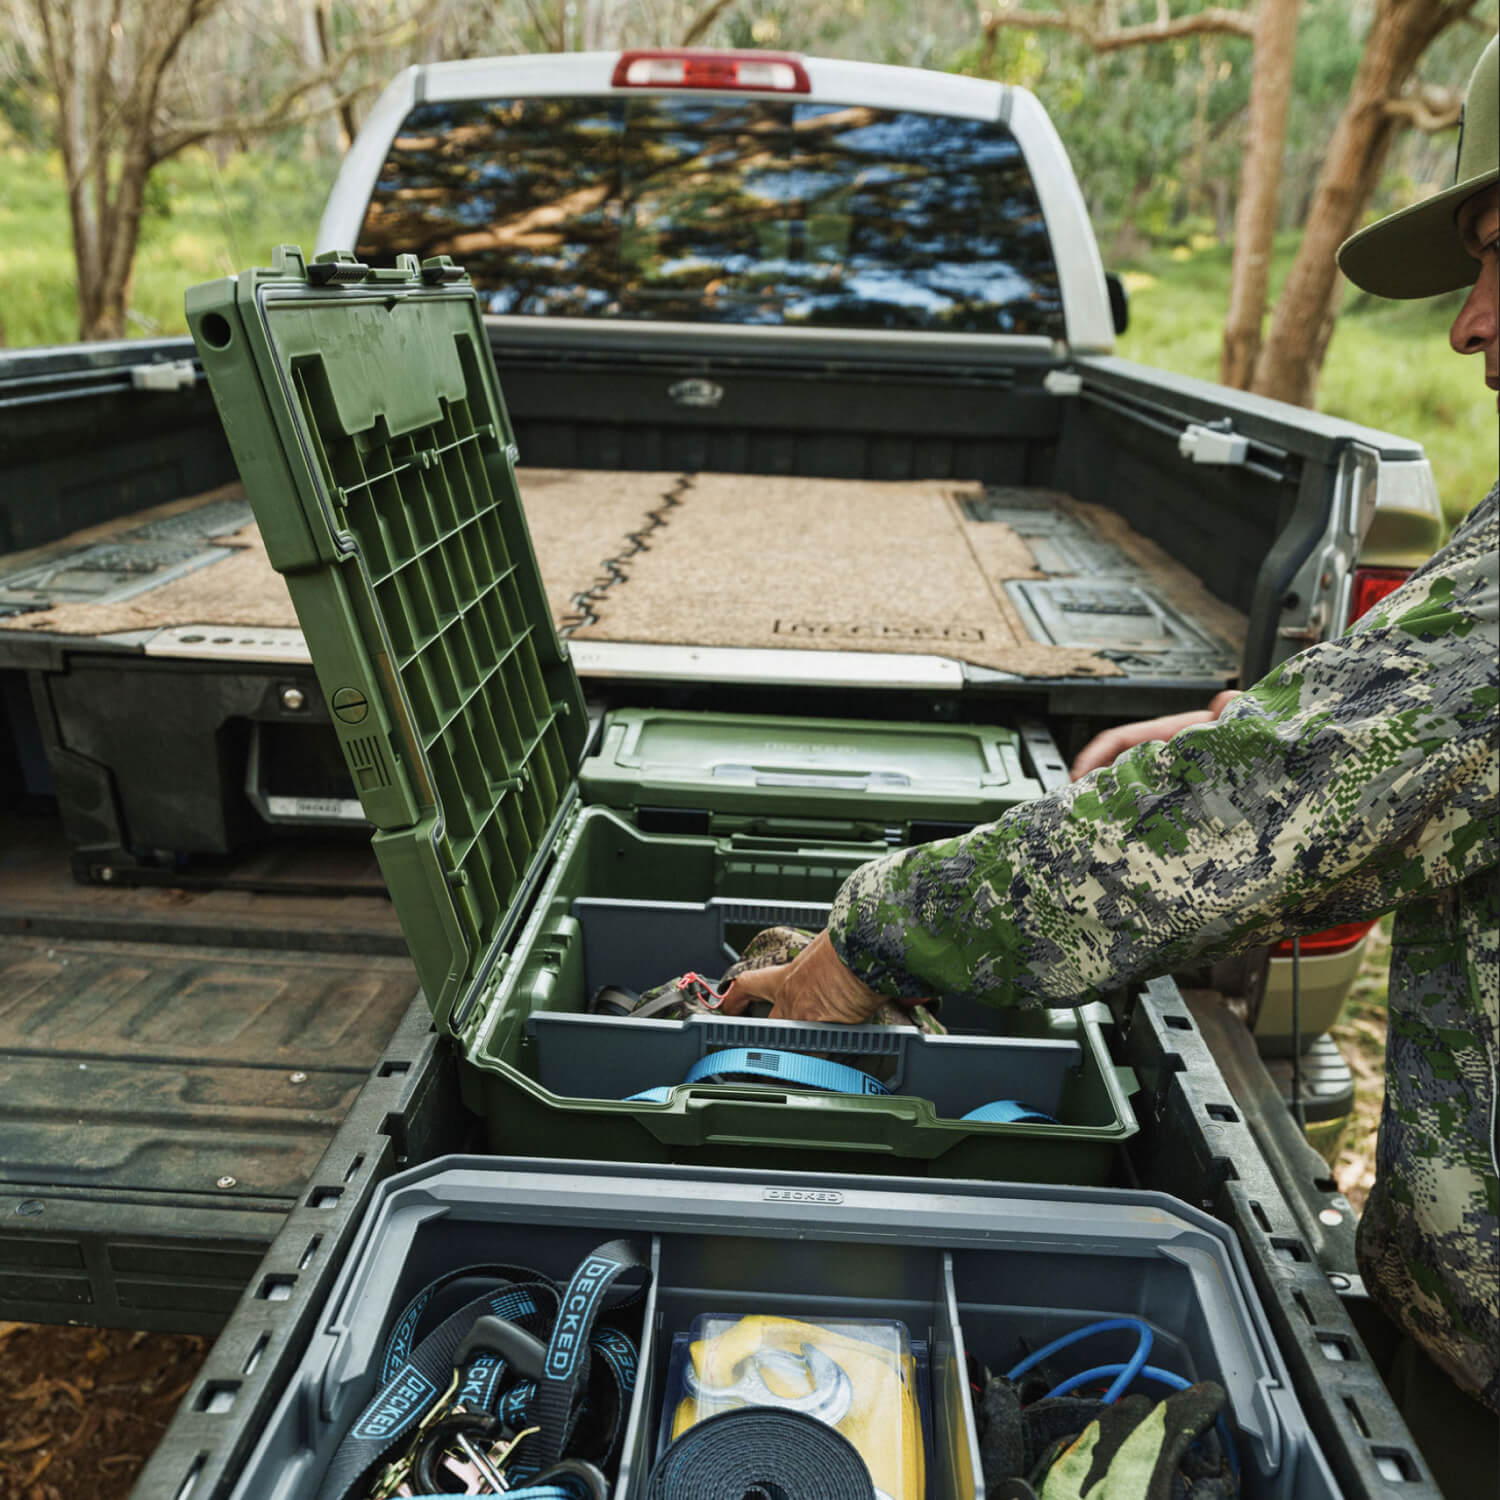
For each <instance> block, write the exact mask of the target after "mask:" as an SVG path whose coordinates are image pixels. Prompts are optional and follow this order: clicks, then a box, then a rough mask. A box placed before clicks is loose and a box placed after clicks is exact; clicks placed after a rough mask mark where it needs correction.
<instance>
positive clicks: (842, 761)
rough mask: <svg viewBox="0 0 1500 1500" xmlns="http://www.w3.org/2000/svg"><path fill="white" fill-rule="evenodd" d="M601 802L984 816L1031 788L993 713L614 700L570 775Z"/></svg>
mask: <svg viewBox="0 0 1500 1500" xmlns="http://www.w3.org/2000/svg"><path fill="white" fill-rule="evenodd" d="M578 780H579V785H580V786H581V787H582V789H583V794H584V799H585V800H586V801H588V802H602V803H604V804H605V805H606V806H609V807H618V808H622V809H630V810H633V809H636V808H639V807H647V806H653V807H670V808H701V809H707V810H709V811H712V812H715V813H729V814H741V815H746V816H755V815H757V814H761V815H764V814H766V813H768V812H771V811H774V813H775V814H776V815H777V816H778V817H783V818H805V819H821V820H824V821H827V820H831V819H841V818H842V819H854V820H858V821H861V822H877V823H882V824H885V825H904V824H908V823H910V822H911V821H912V820H914V819H925V820H930V821H933V822H939V823H942V822H951V823H965V824H969V823H987V822H991V821H993V820H994V819H995V818H998V817H999V816H1000V815H1001V813H1003V812H1005V810H1006V809H1007V808H1010V807H1014V806H1015V805H1016V803H1018V802H1029V801H1030V800H1031V799H1032V798H1033V797H1038V796H1040V795H1041V792H1042V788H1041V787H1040V785H1038V783H1037V782H1035V781H1034V780H1032V779H1031V778H1030V777H1029V776H1027V774H1026V772H1025V770H1024V768H1023V764H1022V760H1021V749H1020V737H1019V735H1017V733H1016V732H1015V730H1013V729H1005V728H1002V727H1000V726H999V725H995V724H903V723H899V722H893V721H887V720H878V719H869V720H864V719H803V718H793V717H791V716H787V717H784V718H783V717H779V716H776V715H756V714H718V713H692V712H687V711H683V710H659V709H645V708H631V709H617V710H615V712H614V713H612V714H611V715H610V716H609V719H608V720H607V721H606V725H605V732H604V738H603V741H602V742H601V744H600V746H599V749H598V752H597V753H596V754H594V755H591V756H590V757H589V758H588V759H587V760H585V761H584V763H583V766H582V768H581V769H580V771H579V775H578Z"/></svg>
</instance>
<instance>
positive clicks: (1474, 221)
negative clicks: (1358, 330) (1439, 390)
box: [1448, 186, 1500, 405]
mask: <svg viewBox="0 0 1500 1500" xmlns="http://www.w3.org/2000/svg"><path fill="white" fill-rule="evenodd" d="M1458 232H1459V233H1460V234H1461V235H1462V236H1463V241H1464V245H1465V247H1466V248H1467V249H1468V252H1469V254H1470V255H1472V256H1473V257H1474V259H1475V260H1476V261H1478V262H1479V274H1478V276H1476V277H1475V279H1474V290H1473V291H1471V292H1470V293H1469V296H1468V300H1467V301H1465V303H1464V305H1463V307H1462V308H1461V309H1460V311H1459V314H1458V316H1457V317H1456V318H1455V319H1454V320H1453V327H1452V328H1450V329H1449V330H1448V342H1449V343H1450V344H1452V345H1453V347H1454V349H1456V350H1457V351H1458V353H1460V354H1479V353H1481V352H1482V353H1483V355H1484V383H1485V384H1486V385H1487V386H1489V388H1490V389H1491V390H1492V391H1500V266H1497V264H1496V256H1497V251H1496V245H1497V244H1500V186H1496V187H1487V188H1481V189H1480V191H1479V192H1477V193H1475V194H1474V196H1473V197H1472V198H1467V199H1465V200H1464V203H1463V205H1462V207H1461V208H1460V209H1459V210H1458ZM1496 404H1497V405H1500V402H1497V403H1496Z"/></svg>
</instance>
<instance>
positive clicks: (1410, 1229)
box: [724, 42, 1500, 1493]
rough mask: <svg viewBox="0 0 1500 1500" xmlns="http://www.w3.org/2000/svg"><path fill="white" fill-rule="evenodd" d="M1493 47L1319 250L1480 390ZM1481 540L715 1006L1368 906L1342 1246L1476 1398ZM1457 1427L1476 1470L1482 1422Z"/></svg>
mask: <svg viewBox="0 0 1500 1500" xmlns="http://www.w3.org/2000/svg"><path fill="white" fill-rule="evenodd" d="M1496 66H1497V64H1496V45H1495V43H1493V42H1492V43H1491V44H1490V46H1489V47H1488V48H1487V49H1486V50H1485V53H1484V56H1483V58H1482V59H1481V61H1480V65H1479V68H1478V69H1477V70H1476V72H1475V75H1474V79H1473V81H1472V82H1471V85H1470V93H1469V101H1468V111H1469V120H1468V124H1467V127H1466V129H1465V130H1464V132H1463V142H1462V144H1461V146H1460V156H1459V171H1458V174H1457V182H1456V184H1455V186H1454V187H1453V188H1451V189H1449V190H1448V192H1447V193H1445V194H1441V195H1439V197H1438V199H1436V200H1429V202H1428V203H1425V204H1421V205H1418V206H1417V208H1416V209H1412V210H1407V211H1405V213H1403V214H1400V215H1395V216H1392V218H1391V219H1387V220H1384V221H1382V222H1381V223H1380V224H1378V225H1375V226H1372V228H1371V229H1368V230H1366V231H1364V232H1363V234H1361V235H1359V236H1356V237H1355V238H1354V239H1353V240H1351V241H1350V242H1349V244H1348V245H1346V246H1345V247H1344V249H1343V250H1342V251H1341V252H1340V258H1341V264H1342V265H1343V266H1344V269H1345V270H1346V272H1347V273H1348V274H1349V275H1350V277H1351V278H1352V279H1353V280H1355V281H1356V282H1358V283H1359V284H1360V285H1362V286H1365V287H1366V288H1367V289H1369V290H1373V291H1376V292H1379V293H1382V294H1384V295H1396V296H1425V295H1430V294H1432V293H1434V292H1439V291H1443V290H1449V289H1453V288H1456V287H1459V286H1461V285H1468V284H1469V283H1470V282H1471V281H1472V282H1473V284H1474V285H1473V290H1472V291H1471V293H1470V295H1469V298H1468V300H1467V301H1466V303H1465V304H1464V308H1463V311H1462V312H1460V314H1459V316H1458V317H1457V319H1455V321H1454V324H1453V329H1452V332H1451V335H1450V339H1451V342H1452V344H1453V347H1454V348H1455V350H1457V351H1458V352H1460V353H1482V354H1483V357H1484V363H1485V379H1486V383H1487V384H1488V385H1489V386H1490V387H1491V388H1497V387H1500V335H1497V303H1500V289H1497V268H1496V241H1497V237H1500V196H1497V191H1496V186H1495V183H1496V155H1497V151H1500V147H1497V142H1496V135H1497V130H1496V104H1495V100H1496V93H1497V85H1496V80H1495V73H1496ZM1459 253H1462V254H1463V255H1464V257H1465V258H1464V259H1463V260H1458V259H1457V256H1458V254H1459ZM1476 261H1477V262H1478V266H1477V273H1478V274H1477V278H1476V264H1475V263H1476ZM1434 283H1436V284H1434ZM1496 547H1497V498H1496V493H1495V491H1494V490H1492V491H1491V492H1490V494H1489V495H1488V497H1487V498H1486V499H1484V500H1483V501H1481V502H1480V504H1479V505H1478V507H1477V508H1476V509H1475V510H1474V511H1473V512H1472V514H1471V515H1470V516H1469V518H1468V519H1467V520H1466V521H1465V522H1464V524H1463V525H1462V526H1460V527H1459V529H1458V531H1457V532H1456V533H1455V535H1454V537H1453V539H1452V541H1451V542H1450V543H1449V544H1448V545H1447V546H1446V547H1445V548H1444V549H1443V550H1442V551H1441V552H1440V553H1438V555H1437V556H1436V557H1434V558H1433V559H1432V560H1431V561H1430V562H1429V563H1427V565H1426V566H1424V567H1423V568H1422V569H1420V570H1419V571H1418V572H1417V573H1415V574H1414V575H1413V576H1412V577H1411V579H1410V580H1409V581H1408V582H1407V583H1406V584H1405V585H1404V586H1403V587H1402V588H1401V589H1400V590H1398V591H1397V592H1396V593H1394V594H1392V595H1390V596H1389V597H1388V598H1387V599H1385V600H1383V601H1382V602H1381V603H1380V604H1379V605H1377V606H1376V607H1375V608H1374V609H1373V610H1372V611H1371V612H1370V613H1369V614H1367V615H1366V616H1365V617H1364V618H1362V619H1361V620H1359V621H1358V622H1357V623H1356V624H1355V625H1354V626H1353V628H1352V629H1351V630H1350V631H1349V632H1348V633H1347V634H1345V635H1344V636H1342V637H1341V638H1339V639H1337V640H1334V641H1329V642H1327V643H1325V644H1322V645H1319V646H1315V647H1313V648H1312V649H1311V650H1308V651H1304V652H1303V653H1301V654H1300V655H1299V656H1296V657H1294V658H1293V659H1292V660H1290V661H1288V662H1286V663H1285V664H1284V665H1282V666H1281V667H1278V668H1277V669H1276V670H1275V671H1273V672H1272V673H1271V674H1270V675H1269V676H1268V677H1266V678H1265V679H1264V680H1263V681H1262V682H1260V683H1258V684H1256V686H1254V687H1253V688H1251V689H1250V690H1249V691H1248V692H1245V693H1243V694H1240V695H1237V696H1233V697H1232V701H1230V702H1228V703H1227V706H1223V707H1222V712H1218V713H1217V714H1216V713H1215V712H1213V711H1212V710H1211V711H1209V712H1205V713H1201V714H1195V715H1186V716H1183V718H1182V719H1180V720H1171V721H1157V722H1156V723H1155V724H1152V725H1141V726H1130V727H1128V728H1126V729H1124V730H1120V731H1115V732H1114V733H1113V735H1112V736H1110V737H1104V738H1103V740H1102V741H1101V742H1100V743H1096V745H1095V746H1091V747H1090V748H1089V749H1088V750H1086V751H1085V752H1084V755H1083V756H1081V757H1080V762H1081V763H1082V764H1083V765H1085V766H1086V765H1088V764H1090V763H1092V764H1094V765H1098V766H1100V767H1102V769H1098V770H1096V771H1095V772H1094V773H1093V774H1090V775H1088V776H1087V777H1086V778H1085V779H1083V780H1080V781H1077V782H1075V783H1074V784H1073V785H1072V786H1070V787H1068V788H1066V789H1064V790H1061V791H1058V792H1054V793H1053V794H1052V795H1050V796H1048V797H1044V798H1041V799H1039V800H1037V801H1034V802H1031V803H1028V804H1026V805H1023V806H1021V807H1018V808H1016V809H1014V810H1013V811H1012V812H1010V813H1008V814H1007V815H1006V816H1005V817H1004V818H1002V819H1001V820H1000V821H999V822H997V823H993V824H990V825H988V826H986V827H983V828H977V829H975V830H974V831H973V832H971V833H969V834H965V835H963V836H962V837H959V838H954V839H949V840H946V841H944V842H941V843H935V844H927V845H923V846H921V847H918V848H914V849H906V850H901V851H898V852H896V853H894V854H890V855H887V856H886V857H884V858H882V859H879V860H876V861H875V862H874V863H872V864H868V865H865V866H864V867H863V868H862V869H860V870H858V871H857V872H856V873H855V874H854V875H853V876H852V877H851V878H850V879H849V881H848V882H847V883H846V884H845V886H844V888H843V890H842V891H841V892H840V893H839V895H838V898H837V900H836V901H835V903H834V907H833V912H832V915H831V918H830V921H829V927H828V932H827V933H826V934H824V935H821V936H820V937H819V938H818V939H817V940H816V941H815V942H814V943H813V944H812V945H810V946H809V948H808V949H807V950H806V951H805V952H804V953H803V954H801V955H800V956H799V957H798V959H797V960H796V961H795V962H793V963H791V964H789V965H786V966H785V967H783V968H779V969H769V970H763V971H760V972H758V973H755V974H747V975H745V976H743V978H741V979H740V980H739V981H738V982H737V983H736V985H735V986H734V988H733V989H732V990H731V992H730V996H729V999H728V1000H727V1001H726V1004H725V1006H724V1009H725V1010H726V1011H731V1012H732V1011H735V1010H737V1009H739V1008H741V1007H742V1006H743V1004H744V1003H746V1002H747V1001H748V999H749V998H750V997H751V996H756V997H759V998H763V999H769V1000H772V1001H774V1002H775V1009H774V1011H773V1014H775V1015H778V1016H784V1017H790V1018H793V1019H801V1020H825V1021H827V1020H840V1021H848V1022H853V1021H859V1020H862V1019H864V1018H865V1017H866V1016H867V1015H868V1014H869V1013H870V1011H871V1010H872V1009H873V1008H874V1006H875V1005H876V1004H877V1003H878V1001H879V1000H880V998H881V997H898V998H902V999H914V998H916V997H919V996H933V995H938V996H941V995H965V996H973V997H977V998H980V999H983V1000H987V1001H991V1002H994V1003H997V1004H1011V1003H1021V1004H1025V1003H1032V1004H1037V1003H1046V1004H1051V1005H1059V1004H1062V1005H1071V1004H1079V1003H1082V1002H1084V1001H1087V1000H1091V999H1095V998H1097V997H1099V996H1100V995H1101V994H1102V993H1104V992H1106V991H1108V990H1110V989H1112V988H1115V987H1117V986H1119V985H1121V984H1122V983H1126V982H1129V981H1131V980H1135V979H1140V978H1145V977H1149V976H1151V975H1154V974H1160V973H1165V972H1169V971H1171V970H1173V969H1175V968H1180V967H1184V966H1186V965H1188V964H1189V963H1190V962H1196V961H1198V960H1201V959H1204V958H1213V957H1216V956H1222V955H1225V954H1229V953H1233V952H1236V951H1238V950H1241V949H1244V948H1247V947H1250V946H1253V945H1258V944H1263V943H1269V942H1273V941H1276V940H1278V939H1280V938H1282V937H1284V936H1285V935H1287V934H1289V933H1299V932H1300V933H1308V932H1316V931H1320V930H1322V929H1324V928H1327V927H1331V926H1334V925H1336V924H1339V923H1344V922H1355V921H1360V920H1365V919H1369V918H1372V917H1376V916H1379V915H1381V914H1383V913H1386V912H1390V911H1394V912H1395V913H1396V919H1395V931H1394V939H1393V949H1392V961H1391V980H1390V1028H1389V1042H1388V1049H1387V1072H1386V1099H1385V1107H1384V1113H1383V1117H1382V1120H1381V1127H1380V1138H1379V1147H1378V1154H1377V1155H1378V1159H1377V1176H1376V1183H1375V1187H1374V1190H1373V1192H1372V1193H1371V1196H1370V1200H1369V1205H1368V1207H1367V1209H1366V1211H1365V1215H1364V1219H1363V1221H1362V1223H1361V1226H1360V1235H1359V1254H1360V1263H1361V1267H1362V1269H1363V1271H1364V1274H1365V1277H1366V1280H1367V1283H1368V1285H1369V1287H1370V1290H1371V1292H1372V1294H1373V1295H1374V1297H1375V1298H1376V1299H1377V1301H1378V1302H1379V1304H1380V1305H1381V1307H1382V1308H1383V1309H1384V1310H1385V1311H1386V1313H1387V1314H1388V1315H1389V1316H1390V1317H1391V1318H1392V1320H1393V1321H1395V1322H1396V1323H1397V1325H1398V1326H1399V1327H1400V1328H1401V1329H1402V1330H1404V1331H1405V1333H1406V1334H1407V1335H1409V1336H1410V1338H1411V1339H1412V1340H1414V1341H1415V1343H1416V1345H1418V1346H1419V1347H1420V1349H1421V1350H1422V1351H1425V1354H1426V1355H1427V1356H1428V1357H1430V1359H1431V1360H1432V1361H1434V1362H1435V1363H1436V1365H1437V1366H1438V1367H1439V1368H1440V1369H1441V1370H1442V1371H1444V1372H1446V1374H1447V1375H1448V1376H1449V1377H1451V1379H1452V1381H1453V1382H1454V1383H1455V1384H1456V1385H1457V1386H1458V1387H1459V1390H1460V1391H1462V1392H1464V1393H1466V1394H1467V1396H1468V1397H1469V1398H1473V1399H1474V1400H1477V1401H1478V1402H1480V1403H1483V1406H1484V1407H1487V1408H1488V1409H1489V1410H1490V1411H1491V1412H1494V1411H1496V1410H1500V1309H1497V1303H1500V1289H1497V1270H1496V1260H1497V1256H1500V1235H1497V1223H1496V1216H1497V1170H1496V1122H1495V1106H1496V1060H1497V1054H1500V1038H1497V1030H1500V1021H1497V1009H1500V1002H1497V985H1500V936H1497V930H1500V788H1497V782H1500V756H1497V746H1496V735H1497V729H1500V713H1497V705H1500V671H1497V665H1496V656H1497V646H1500V642H1497V610H1500V583H1497V576H1496V574H1497V560H1496ZM1224 696H1225V697H1226V698H1227V697H1230V696H1231V695H1224ZM1219 707H1220V705H1219V704H1218V702H1217V701H1216V704H1215V705H1214V708H1216V709H1217V708H1219ZM1184 724H1188V725H1190V727H1187V728H1184ZM1173 730H1178V731H1180V732H1179V733H1178V734H1177V737H1175V738H1169V735H1171V733H1172V732H1173ZM1125 746H1133V747H1134V748H1130V749H1129V750H1128V752H1127V753H1125V754H1123V755H1122V756H1120V758H1119V759H1113V752H1114V750H1115V749H1117V748H1123V747H1125ZM1109 760H1113V764H1105V763H1106V762H1107V761H1109ZM1429 1384H1430V1382H1429ZM1393 1388H1394V1387H1393ZM1450 1390H1451V1388H1450ZM1453 1394H1454V1395H1456V1394H1457V1393H1453ZM1460 1399H1462V1398H1460ZM1476 1410H1477V1408H1476ZM1480 1415H1481V1417H1482V1413H1481V1414H1480ZM1483 1421H1485V1422H1489V1423H1490V1424H1491V1425H1489V1427H1488V1431H1489V1442H1490V1447H1491V1459H1492V1460H1493V1443H1494V1430H1495V1429H1494V1427H1493V1425H1492V1422H1493V1419H1492V1418H1483ZM1418 1437H1419V1441H1421V1434H1420V1433H1419V1434H1418ZM1424 1448H1426V1451H1428V1452H1429V1455H1431V1453H1432V1449H1431V1448H1428V1447H1427V1445H1425V1444H1424ZM1434 1467H1435V1468H1438V1469H1439V1472H1440V1474H1441V1466H1440V1464H1435V1465H1434ZM1494 1475H1495V1468H1494V1466H1493V1462H1491V1463H1490V1464H1489V1465H1488V1466H1487V1471H1486V1472H1484V1473H1483V1475H1482V1480H1481V1482H1482V1486H1483V1488H1482V1490H1481V1491H1480V1492H1482V1493H1493V1483H1494ZM1444 1483H1445V1486H1446V1485H1447V1484H1448V1483H1449V1481H1448V1480H1447V1479H1444ZM1453 1483H1454V1488H1453V1491H1452V1492H1453V1493H1458V1492H1459V1488H1460V1486H1459V1483H1458V1481H1454V1482H1453Z"/></svg>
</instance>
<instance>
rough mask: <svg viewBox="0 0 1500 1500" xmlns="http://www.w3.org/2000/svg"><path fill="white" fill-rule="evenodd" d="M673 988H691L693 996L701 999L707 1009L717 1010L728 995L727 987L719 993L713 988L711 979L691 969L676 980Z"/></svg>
mask: <svg viewBox="0 0 1500 1500" xmlns="http://www.w3.org/2000/svg"><path fill="white" fill-rule="evenodd" d="M674 988H676V989H678V990H692V991H693V994H694V998H695V999H697V1000H700V1001H702V1003H703V1004H704V1005H706V1006H707V1007H708V1009H709V1010H718V1008H719V1007H720V1006H721V1005H722V1004H723V1003H724V1001H725V1000H726V999H727V998H728V995H729V991H728V990H727V989H726V990H725V991H724V993H723V994H722V995H721V994H720V993H719V991H718V990H716V989H715V988H714V985H713V981H712V980H710V979H705V978H704V977H703V976H702V975H701V974H694V973H693V972H692V971H691V970H689V971H688V972H687V973H686V974H684V975H683V976H682V978H681V979H679V980H677V981H676V983H675V985H674Z"/></svg>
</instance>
